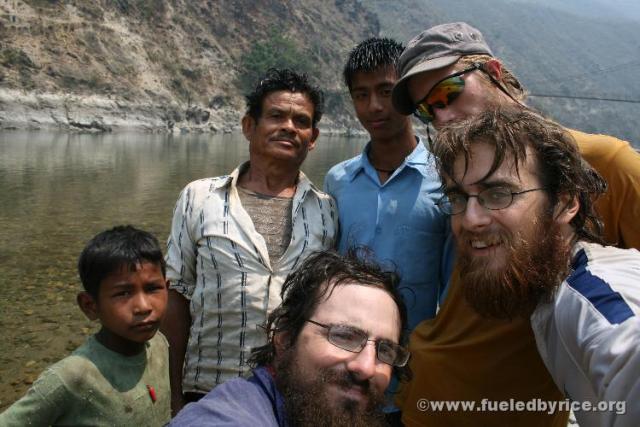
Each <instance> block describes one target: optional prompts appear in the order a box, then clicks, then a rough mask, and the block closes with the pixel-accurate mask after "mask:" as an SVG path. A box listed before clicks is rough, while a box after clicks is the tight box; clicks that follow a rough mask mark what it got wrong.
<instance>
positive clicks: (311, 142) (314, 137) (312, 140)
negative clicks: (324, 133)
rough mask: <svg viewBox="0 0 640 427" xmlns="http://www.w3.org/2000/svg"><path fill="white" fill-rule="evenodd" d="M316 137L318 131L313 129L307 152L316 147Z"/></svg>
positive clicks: (318, 133)
mask: <svg viewBox="0 0 640 427" xmlns="http://www.w3.org/2000/svg"><path fill="white" fill-rule="evenodd" d="M318 135H320V129H318V128H313V133H312V134H311V140H310V141H309V145H308V150H309V151H311V150H313V149H314V148H315V147H316V140H317V139H318Z"/></svg>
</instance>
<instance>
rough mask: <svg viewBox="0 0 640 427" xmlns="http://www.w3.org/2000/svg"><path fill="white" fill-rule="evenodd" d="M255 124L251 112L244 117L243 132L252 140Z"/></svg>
mask: <svg viewBox="0 0 640 427" xmlns="http://www.w3.org/2000/svg"><path fill="white" fill-rule="evenodd" d="M255 126H256V123H255V120H254V119H253V117H251V116H250V115H249V114H245V115H244V116H243V117H242V134H243V135H244V137H245V138H247V140H249V141H250V140H251V134H252V133H253V130H254V129H255Z"/></svg>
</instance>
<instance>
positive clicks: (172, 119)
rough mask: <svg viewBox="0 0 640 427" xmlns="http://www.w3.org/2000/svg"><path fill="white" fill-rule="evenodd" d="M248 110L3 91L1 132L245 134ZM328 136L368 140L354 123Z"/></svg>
mask: <svg viewBox="0 0 640 427" xmlns="http://www.w3.org/2000/svg"><path fill="white" fill-rule="evenodd" d="M243 113H244V107H243V106H235V105H233V106H232V105H225V103H224V100H222V99H216V98H213V99H212V100H211V101H210V102H209V105H205V106H198V105H180V104H177V103H172V104H164V105H162V104H154V103H152V102H135V101H127V100H123V99H117V98H113V97H105V96H100V95H88V96H83V95H74V94H60V93H39V92H25V91H22V90H15V89H6V88H3V89H0V130H3V129H5V130H9V129H12V130H13V129H25V130H58V131H60V130H62V131H70V132H112V131H114V132H117V131H144V132H176V133H185V132H203V133H204V132H213V133H218V132H221V133H231V132H236V131H239V130H240V119H241V117H242V114H243ZM321 129H322V133H323V134H341V135H353V134H363V131H362V129H360V128H359V127H358V126H357V124H356V123H354V122H353V120H352V119H351V118H346V117H345V118H339V120H335V119H333V118H332V117H330V116H329V117H327V116H325V117H323V119H322V122H321Z"/></svg>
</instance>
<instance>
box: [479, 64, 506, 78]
mask: <svg viewBox="0 0 640 427" xmlns="http://www.w3.org/2000/svg"><path fill="white" fill-rule="evenodd" d="M483 68H484V71H486V72H487V73H489V74H490V75H491V77H493V78H494V79H496V80H497V81H501V79H502V63H501V62H500V61H498V60H497V59H490V60H488V61H487V62H485V63H484V64H483Z"/></svg>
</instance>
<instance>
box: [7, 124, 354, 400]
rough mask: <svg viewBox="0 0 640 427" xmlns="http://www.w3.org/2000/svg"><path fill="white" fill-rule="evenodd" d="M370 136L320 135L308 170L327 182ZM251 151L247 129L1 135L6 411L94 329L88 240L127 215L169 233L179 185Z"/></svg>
mask: <svg viewBox="0 0 640 427" xmlns="http://www.w3.org/2000/svg"><path fill="white" fill-rule="evenodd" d="M365 143H366V140H364V139H346V138H343V137H329V138H327V137H320V140H319V141H318V143H317V144H316V149H315V150H314V151H313V152H311V153H310V154H309V157H308V158H307V161H306V162H305V164H304V165H303V170H304V171H305V173H306V174H307V175H309V177H310V178H311V180H312V181H314V182H315V183H316V184H317V185H318V186H322V180H323V178H324V174H325V173H326V171H327V170H328V169H329V167H330V166H332V165H333V164H335V163H337V162H338V161H341V160H343V159H346V158H349V157H352V156H353V155H355V154H356V153H358V152H360V151H361V150H362V147H363V146H364V144H365ZM247 156H248V144H247V142H246V141H245V140H244V138H243V137H242V136H241V135H213V136H212V135H184V136H168V135H164V134H163V135H158V134H107V135H70V134H50V133H43V132H35V133H27V132H8V133H2V134H0V191H1V192H2V203H1V204H0V273H1V274H0V292H2V298H0V342H2V343H3V351H1V352H0V410H2V409H3V408H4V407H6V406H8V405H9V404H10V403H11V402H12V401H13V400H15V399H16V398H17V397H19V396H20V395H21V394H22V393H24V391H25V390H26V388H27V387H28V384H29V383H30V382H31V381H32V380H33V379H34V378H35V377H37V375H38V374H39V372H40V371H41V370H42V369H43V368H44V367H45V366H46V365H48V364H50V363H52V362H54V361H56V360H58V359H60V358H61V357H63V356H64V355H65V354H67V353H68V352H69V351H70V350H73V349H74V348H75V347H77V346H78V345H79V344H80V343H81V342H82V341H83V340H84V337H85V336H86V335H87V334H90V333H92V332H93V330H94V328H95V325H94V324H92V323H90V322H88V321H86V320H85V319H84V317H83V316H82V314H81V313H80V311H79V309H77V307H76V305H75V294H76V293H77V291H78V290H79V286H80V285H79V282H78V279H77V274H76V265H75V264H76V261H77V257H78V255H79V253H80V250H81V249H82V247H83V245H84V243H85V242H86V241H87V240H88V239H89V238H90V237H91V236H93V235H94V234H95V233H97V232H99V231H101V230H103V229H105V228H107V227H110V226H113V225H115V224H123V223H129V224H133V225H136V226H139V227H142V228H144V229H146V230H149V231H151V232H152V233H154V234H155V235H156V236H157V237H158V238H159V239H161V241H163V242H164V241H166V237H167V235H168V232H169V226H170V219H171V218H170V217H171V213H172V210H173V205H174V203H175V201H176V198H177V196H178V192H179V191H180V190H181V189H182V187H184V185H185V184H187V183H188V182H190V181H192V180H194V179H198V178H202V177H208V176H216V175H223V174H226V173H228V172H230V171H231V170H232V169H233V168H234V167H235V166H237V165H238V164H239V163H240V162H241V161H243V160H244V159H246V158H247Z"/></svg>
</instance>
